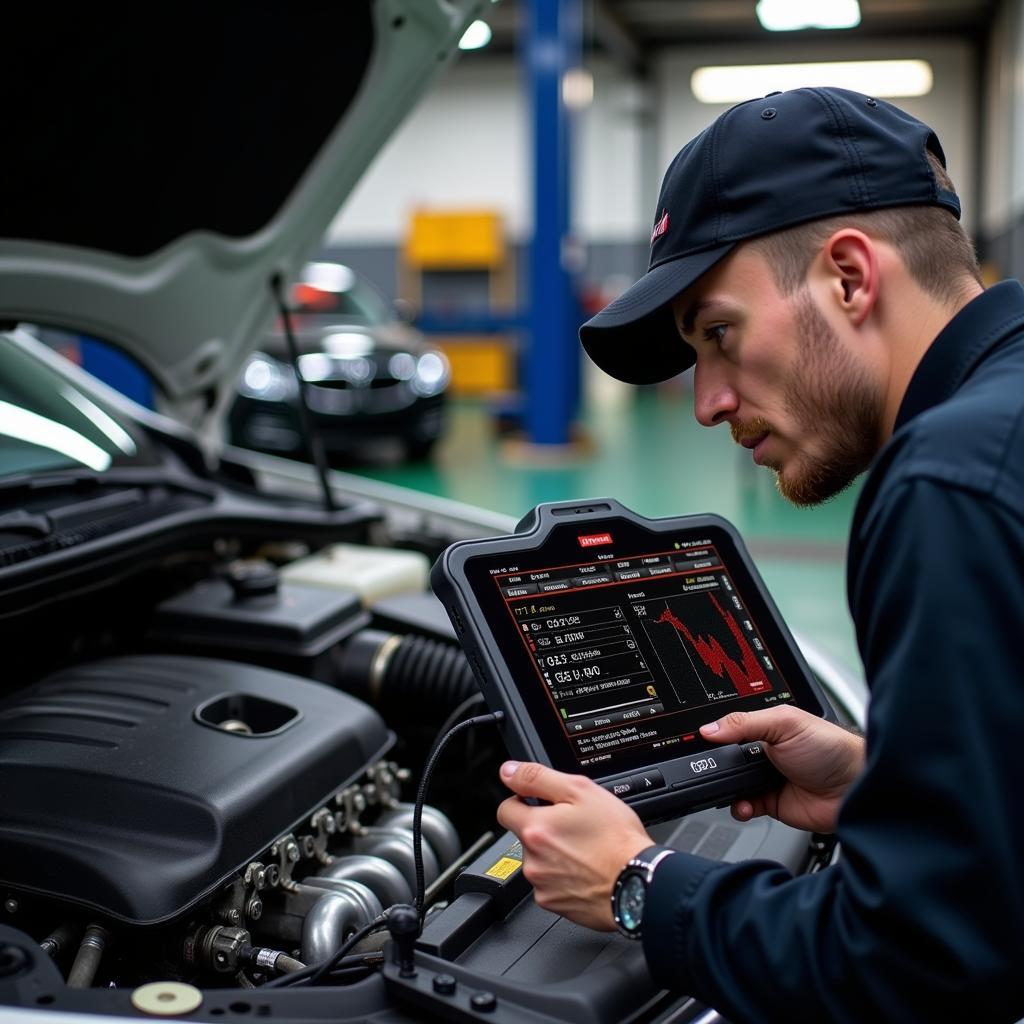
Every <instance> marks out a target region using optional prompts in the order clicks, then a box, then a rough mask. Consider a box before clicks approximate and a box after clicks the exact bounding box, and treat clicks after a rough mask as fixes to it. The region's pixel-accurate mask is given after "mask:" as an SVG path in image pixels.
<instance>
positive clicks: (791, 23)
mask: <svg viewBox="0 0 1024 1024" xmlns="http://www.w3.org/2000/svg"><path fill="white" fill-rule="evenodd" d="M757 20H758V21H759V22H761V27H762V28H766V29H768V31H769V32H793V31H795V30H796V29H801V28H856V27H857V26H858V25H859V24H860V4H859V3H857V0H758V2H757Z"/></svg>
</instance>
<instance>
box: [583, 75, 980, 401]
mask: <svg viewBox="0 0 1024 1024" xmlns="http://www.w3.org/2000/svg"><path fill="white" fill-rule="evenodd" d="M929 150H930V151H931V152H932V153H934V154H935V156H936V157H938V159H939V161H940V162H941V163H942V166H943V167H945V165H946V159H945V156H944V154H943V152H942V147H941V146H940V145H939V140H938V138H937V137H936V135H935V133H934V132H933V131H932V130H931V128H929V127H928V126H927V125H926V124H923V123H922V122H921V121H918V120H917V118H914V117H911V116H910V115H909V114H908V113H906V112H905V111H903V110H900V109H899V108H898V107H894V106H893V105H892V104H891V103H886V102H884V101H883V100H876V99H872V98H871V97H868V96H862V95H860V93H856V92H850V91H848V90H846V89H792V90H790V91H789V92H779V93H771V94H770V95H768V96H766V97H764V98H763V99H757V100H749V101H748V102H746V103H740V104H739V105H737V106H735V107H732V108H730V109H729V110H727V111H726V112H725V113H724V114H722V115H721V116H720V117H718V118H717V119H716V120H715V121H714V123H713V124H711V125H710V126H709V127H707V128H705V129H704V131H702V132H701V133H700V135H698V136H697V137H696V138H695V139H693V140H692V141H690V142H689V143H687V144H686V145H685V146H684V147H683V148H682V149H681V150H680V151H679V153H678V154H677V156H676V158H675V159H674V160H673V161H672V163H671V164H670V165H669V168H668V171H666V173H665V180H664V181H663V182H662V185H661V196H660V197H659V199H658V209H657V212H656V214H655V221H654V231H653V233H652V235H651V262H650V266H649V267H648V268H647V273H646V274H645V275H644V276H643V277H642V278H641V279H640V280H639V281H637V282H636V284H634V285H633V286H632V287H631V288H629V289H627V290H626V291H625V292H624V293H623V294H622V295H620V296H619V297H618V298H617V299H616V300H615V301H614V302H612V303H611V304H610V305H608V306H606V307H605V308H604V309H602V310H601V312H600V313H598V314H597V315H596V316H595V317H593V318H592V319H590V320H588V321H587V322H586V323H585V324H584V325H583V326H582V327H581V328H580V341H581V342H582V344H583V348H584V349H585V350H586V352H587V355H589V356H590V358H591V359H593V360H594V362H595V363H597V365H598V366H600V367H601V369H602V370H604V371H605V372H606V373H609V374H611V376H613V377H617V378H618V379H619V380H624V381H626V382H627V383H629V384H654V383H655V382H657V381H662V380H668V378H669V377H674V376H675V375H676V374H677V373H681V372H682V371H683V370H685V369H688V368H689V367H691V366H692V365H693V364H694V362H695V360H696V356H695V353H694V351H693V349H691V348H690V346H689V345H687V344H686V343H685V342H684V341H683V340H682V339H681V338H680V337H679V332H678V331H677V330H676V325H675V322H674V320H673V317H672V309H671V306H670V303H671V301H672V299H674V298H675V297H676V296H677V295H678V294H679V293H680V292H681V291H683V290H684V289H685V288H688V287H689V286H690V285H691V284H693V282H694V281H696V280H697V278H699V277H700V276H701V274H704V273H705V272H706V271H708V270H710V269H711V268H712V267H713V266H714V265H715V264H716V263H718V262H719V261H720V260H721V259H723V258H724V257H725V256H727V255H728V254H729V253H730V252H731V251H732V250H733V249H734V248H735V247H736V245H737V244H738V243H739V242H742V241H744V240H746V239H748V238H755V237H757V236H758V235H765V234H768V233H769V232H772V231H778V230H781V229H782V228H788V227H792V226H794V225H795V224H802V223H804V222H806V221H811V220H818V219H820V218H823V217H832V216H835V215H836V214H841V213H853V212H857V211H863V210H877V209H881V208H883V207H887V206H913V205H922V204H928V205H934V206H942V207H945V208H946V209H947V210H949V211H950V212H951V213H953V214H954V215H955V216H956V217H957V218H958V219H959V217H960V200H959V199H958V198H957V196H956V193H954V192H950V191H949V190H948V189H943V188H940V187H939V185H938V183H937V182H936V180H935V175H934V174H933V173H932V169H931V167H930V166H929V164H928V159H927V156H926V152H927V151H929Z"/></svg>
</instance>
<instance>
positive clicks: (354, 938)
mask: <svg viewBox="0 0 1024 1024" xmlns="http://www.w3.org/2000/svg"><path fill="white" fill-rule="evenodd" d="M386 927H387V911H385V912H384V913H383V914H380V915H378V916H377V917H375V918H374V919H373V920H372V921H371V922H370V923H369V924H366V925H363V927H362V928H360V929H359V931H357V932H353V933H352V934H351V935H350V936H349V937H348V938H347V939H346V940H345V941H344V942H343V943H342V944H341V945H340V946H339V947H338V950H337V952H336V953H335V954H334V955H333V956H330V957H328V958H327V959H326V960H324V961H323V963H319V964H312V965H311V966H309V967H306V968H305V969H303V970H301V971H295V972H294V973H293V974H284V975H282V976H281V977H280V978H275V979H274V980H273V981H268V982H267V983H266V985H261V986H260V988H285V987H290V986H292V985H297V984H298V983H299V982H300V981H306V980H307V979H308V980H309V984H310V985H315V984H316V983H317V982H318V981H319V980H320V979H321V978H322V977H323V976H324V975H325V974H329V973H330V972H331V971H333V970H334V969H335V967H337V966H338V964H339V963H340V962H341V961H342V960H343V959H344V958H345V956H346V954H347V953H348V951H349V950H350V949H352V947H353V946H355V945H356V944H357V943H359V942H362V941H363V939H365V938H366V936H367V935H370V934H371V933H372V932H376V931H379V930H380V929H381V928H386Z"/></svg>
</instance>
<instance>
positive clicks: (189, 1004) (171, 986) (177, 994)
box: [132, 981, 203, 1017]
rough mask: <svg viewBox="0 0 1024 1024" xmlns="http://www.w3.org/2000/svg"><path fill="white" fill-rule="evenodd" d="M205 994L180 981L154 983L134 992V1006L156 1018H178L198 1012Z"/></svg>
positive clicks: (140, 987) (142, 986)
mask: <svg viewBox="0 0 1024 1024" xmlns="http://www.w3.org/2000/svg"><path fill="white" fill-rule="evenodd" d="M202 1003H203V993H202V992H200V991H199V989H197V988H196V987H195V986H194V985H185V984H184V983H182V982H180V981H152V982H150V983H149V984H148V985H140V986H139V987H138V988H137V989H135V991H134V992H132V1006H134V1007H135V1009H136V1010H139V1011H141V1012H142V1013H148V1014H151V1015H152V1016H154V1017H178V1016H180V1015H181V1014H183V1013H191V1012H192V1011H193V1010H198V1009H199V1007H200V1006H201V1005H202Z"/></svg>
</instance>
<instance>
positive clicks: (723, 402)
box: [693, 359, 740, 427]
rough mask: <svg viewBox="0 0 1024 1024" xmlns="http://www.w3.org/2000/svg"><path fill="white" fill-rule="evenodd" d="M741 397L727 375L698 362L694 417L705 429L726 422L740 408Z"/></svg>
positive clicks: (695, 380) (694, 376) (694, 392)
mask: <svg viewBox="0 0 1024 1024" xmlns="http://www.w3.org/2000/svg"><path fill="white" fill-rule="evenodd" d="M739 404H740V403H739V396H738V395H737V394H736V391H735V390H734V389H733V387H732V385H731V384H730V383H729V381H728V380H727V379H726V377H725V375H724V374H723V373H722V372H720V371H719V370H718V369H716V368H713V367H711V366H709V365H708V364H707V363H706V362H702V361H701V360H700V359H698V360H697V365H696V367H695V368H694V371H693V415H694V416H695V417H696V419H697V422H698V423H699V424H700V425H701V426H703V427H714V426H717V425H718V424H719V423H724V422H726V421H727V420H728V419H729V417H730V416H732V415H734V414H735V413H736V411H737V409H738V408H739Z"/></svg>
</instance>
